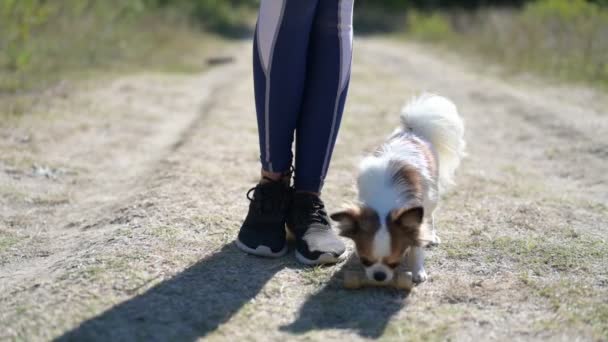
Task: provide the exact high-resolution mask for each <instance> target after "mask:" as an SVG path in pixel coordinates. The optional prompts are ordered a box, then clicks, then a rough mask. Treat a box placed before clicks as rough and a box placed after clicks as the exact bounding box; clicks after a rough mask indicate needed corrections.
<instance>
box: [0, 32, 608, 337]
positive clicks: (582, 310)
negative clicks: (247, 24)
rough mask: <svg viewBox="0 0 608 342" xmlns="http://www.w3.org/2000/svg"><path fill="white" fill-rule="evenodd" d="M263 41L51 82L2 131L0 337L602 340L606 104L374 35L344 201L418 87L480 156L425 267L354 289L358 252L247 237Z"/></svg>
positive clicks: (345, 171)
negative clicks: (326, 259)
mask: <svg viewBox="0 0 608 342" xmlns="http://www.w3.org/2000/svg"><path fill="white" fill-rule="evenodd" d="M249 51H250V48H249V45H248V44H241V45H238V46H235V50H234V52H233V54H234V56H235V57H236V59H235V61H234V63H230V64H226V65H222V66H219V67H215V68H213V69H211V70H210V71H208V72H206V73H205V74H202V75H192V76H172V75H164V74H154V75H147V74H146V75H137V76H129V77H125V78H122V79H118V80H114V81H110V82H103V83H102V84H96V85H89V86H87V87H84V88H83V89H72V88H69V89H54V90H53V91H50V92H49V93H48V94H44V95H43V96H41V99H40V100H38V102H37V104H36V105H35V106H34V108H33V109H32V112H33V113H31V115H27V116H24V117H23V118H21V119H19V120H11V121H8V122H6V123H3V124H2V125H0V340H4V339H8V340H48V339H53V338H60V339H63V340H91V339H96V340H135V339H137V340H196V339H199V338H202V337H206V338H209V339H211V340H222V339H229V340H236V339H237V338H244V339H252V340H283V339H286V338H287V339H302V340H343V339H367V338H379V337H380V338H383V339H386V340H404V339H408V340H425V341H426V340H444V339H446V338H450V339H455V340H471V339H474V338H475V339H481V340H506V339H517V340H539V339H551V340H572V339H573V338H574V339H580V340H594V339H597V340H601V339H606V338H608V323H607V322H608V272H607V270H606V266H605V265H606V264H607V263H608V247H607V244H606V243H607V241H606V239H607V236H608V234H607V231H608V207H607V206H606V203H607V202H608V184H607V178H606V174H608V165H607V162H606V158H608V140H607V139H606V137H607V136H608V113H607V110H606V108H608V97H606V96H605V95H602V94H600V93H597V92H594V91H590V90H586V89H581V88H576V87H561V88H557V87H547V86H545V85H543V84H541V83H539V82H534V83H532V82H525V83H524V82H522V81H509V82H506V81H501V80H498V79H496V77H495V76H491V75H483V73H482V72H480V71H476V70H474V69H475V68H474V66H471V65H465V64H463V63H460V62H458V61H457V60H455V59H454V58H450V59H444V58H441V55H440V54H437V53H431V51H430V50H428V49H427V48H423V47H420V46H417V45H414V44H396V43H395V42H392V41H383V40H373V39H371V40H368V39H359V40H358V41H357V45H356V54H355V63H354V67H353V80H352V85H351V90H350V95H349V101H348V104H347V109H346V111H347V113H346V114H345V119H344V122H343V126H342V130H341V133H340V137H339V141H338V145H337V147H336V152H335V158H334V160H333V161H332V167H331V170H330V175H329V179H328V181H327V185H326V188H325V190H324V197H325V198H326V202H327V203H328V205H329V207H330V210H331V209H336V208H338V207H339V206H340V204H341V203H343V202H344V201H348V200H350V199H352V198H353V196H354V189H353V187H352V179H353V170H354V167H355V165H356V163H357V161H358V159H359V158H360V156H361V154H362V153H363V152H364V151H368V150H370V149H371V148H373V147H374V146H375V145H376V144H378V143H379V142H380V141H382V139H383V138H384V136H385V135H387V134H388V133H389V132H390V131H391V129H392V128H393V127H394V126H395V125H396V124H397V121H398V110H399V108H400V106H401V105H402V104H403V102H404V101H405V100H406V99H408V98H409V97H411V96H413V95H414V94H416V93H418V92H420V91H423V90H429V91H434V92H437V93H441V94H443V95H446V96H448V97H450V98H452V99H453V100H454V102H456V103H457V105H458V106H459V108H460V111H461V113H462V114H463V116H464V118H465V120H466V124H467V140H468V144H469V157H468V158H467V159H466V161H465V162H464V164H463V167H462V169H461V170H460V172H459V175H458V186H457V187H456V188H455V189H454V190H453V191H452V192H451V193H450V194H449V195H448V196H447V197H446V198H445V201H444V202H443V208H442V210H441V212H440V213H439V215H438V219H439V232H440V235H441V238H442V241H443V242H444V243H443V244H442V245H441V246H439V247H438V248H435V249H433V250H431V251H429V254H430V257H429V260H428V267H427V269H428V271H429V272H430V277H431V278H430V280H429V281H428V282H427V283H426V284H424V285H422V286H419V287H418V288H416V289H415V291H413V292H412V293H411V294H409V295H408V294H404V293H399V292H397V291H390V290H389V291H387V290H376V289H372V290H365V291H358V292H350V291H346V290H343V289H342V288H341V285H340V278H341V272H340V270H341V269H342V268H343V267H344V265H343V264H341V265H338V266H336V267H326V268H306V267H302V266H300V265H299V264H298V263H297V262H296V261H295V258H294V257H293V256H292V255H291V254H290V255H289V256H288V257H286V258H283V259H280V260H267V259H259V258H256V257H251V256H247V255H244V254H242V253H240V252H239V251H237V250H236V248H235V247H234V246H233V244H232V241H233V240H234V238H235V236H236V234H237V231H238V226H239V224H240V221H241V219H242V218H243V215H244V214H245V212H246V206H247V205H248V202H247V200H246V199H245V193H246V191H247V190H248V188H249V187H250V186H252V185H253V183H254V181H255V178H256V176H257V173H258V171H257V167H258V166H257V155H258V148H257V145H256V144H257V136H256V127H255V119H254V112H253V98H252V93H253V91H252V82H251V75H250V73H251V72H250V63H249V57H248V55H247V53H248V52H249Z"/></svg>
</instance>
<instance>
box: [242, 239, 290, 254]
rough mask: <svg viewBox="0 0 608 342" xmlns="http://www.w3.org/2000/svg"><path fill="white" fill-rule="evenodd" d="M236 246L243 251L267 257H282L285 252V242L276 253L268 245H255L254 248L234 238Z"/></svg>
mask: <svg viewBox="0 0 608 342" xmlns="http://www.w3.org/2000/svg"><path fill="white" fill-rule="evenodd" d="M236 246H237V247H238V248H239V249H240V250H242V251H243V252H246V253H249V254H253V255H257V256H262V257H267V258H278V257H282V256H283V255H285V254H286V253H287V244H285V246H283V249H281V250H280V251H278V252H276V253H274V252H273V251H272V250H271V249H270V248H269V247H266V246H257V247H256V248H255V249H253V248H250V247H248V246H247V245H245V244H244V243H242V242H241V241H239V239H236Z"/></svg>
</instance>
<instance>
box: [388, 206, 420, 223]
mask: <svg viewBox="0 0 608 342" xmlns="http://www.w3.org/2000/svg"><path fill="white" fill-rule="evenodd" d="M393 217H394V220H395V221H396V222H397V223H399V224H400V225H401V226H403V227H406V228H417V227H418V226H420V225H421V224H422V218H423V217H424V209H423V208H422V207H414V208H409V209H399V210H397V211H396V212H395V213H394V216H393Z"/></svg>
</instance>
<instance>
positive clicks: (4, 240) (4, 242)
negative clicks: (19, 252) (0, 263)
mask: <svg viewBox="0 0 608 342" xmlns="http://www.w3.org/2000/svg"><path fill="white" fill-rule="evenodd" d="M21 240H22V238H20V237H19V236H17V235H16V234H14V233H11V232H8V231H5V230H0V253H2V252H5V251H7V250H8V249H9V248H11V247H12V246H14V245H16V244H17V243H19V241H21Z"/></svg>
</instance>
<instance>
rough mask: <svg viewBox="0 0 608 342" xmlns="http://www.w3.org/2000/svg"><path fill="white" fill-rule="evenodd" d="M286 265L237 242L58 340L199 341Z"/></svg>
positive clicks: (88, 321)
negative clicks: (250, 252)
mask: <svg viewBox="0 0 608 342" xmlns="http://www.w3.org/2000/svg"><path fill="white" fill-rule="evenodd" d="M230 265H238V267H230ZM286 266H289V265H287V264H286V263H285V261H284V260H278V259H266V258H258V257H254V256H250V255H247V254H245V253H243V252H241V251H239V250H238V249H237V248H236V246H235V245H234V244H233V243H231V244H228V245H226V246H224V247H223V248H222V249H221V250H219V251H218V252H216V253H214V254H212V255H211V256H209V257H207V258H205V259H202V260H200V261H199V262H197V263H196V264H194V265H193V266H190V267H189V268H187V269H186V270H184V271H183V272H181V273H180V274H178V275H177V276H175V277H174V278H171V279H168V280H166V281H163V282H162V283H160V284H158V285H156V286H154V287H153V288H151V289H149V290H148V291H146V292H145V293H143V294H141V295H138V296H137V297H134V298H132V299H130V300H128V301H126V302H123V303H120V304H118V305H116V306H114V307H112V308H111V309H109V310H107V311H106V312H104V313H102V314H100V315H99V316H97V317H94V318H92V319H89V320H87V321H85V322H84V323H82V324H80V326H78V327H76V328H75V329H73V330H72V331H69V332H67V333H65V334H64V335H62V336H60V337H58V338H57V339H56V341H149V340H164V341H173V340H179V341H194V340H197V339H199V338H201V337H204V336H206V335H207V334H209V333H210V332H213V331H214V330H216V329H217V327H218V326H219V325H221V324H222V323H224V322H226V321H227V320H228V319H230V317H232V316H233V315H234V314H235V313H236V312H237V311H238V310H239V309H240V308H241V307H242V306H243V305H244V304H246V303H247V302H249V301H250V300H251V299H252V298H253V297H255V296H256V294H257V293H258V292H259V291H260V290H261V289H262V287H263V286H264V285H265V284H266V282H267V281H268V280H270V279H271V278H272V277H273V276H274V275H275V274H276V273H277V272H278V271H280V270H281V269H282V268H284V267H286ZM244 272H245V273H244Z"/></svg>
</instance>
